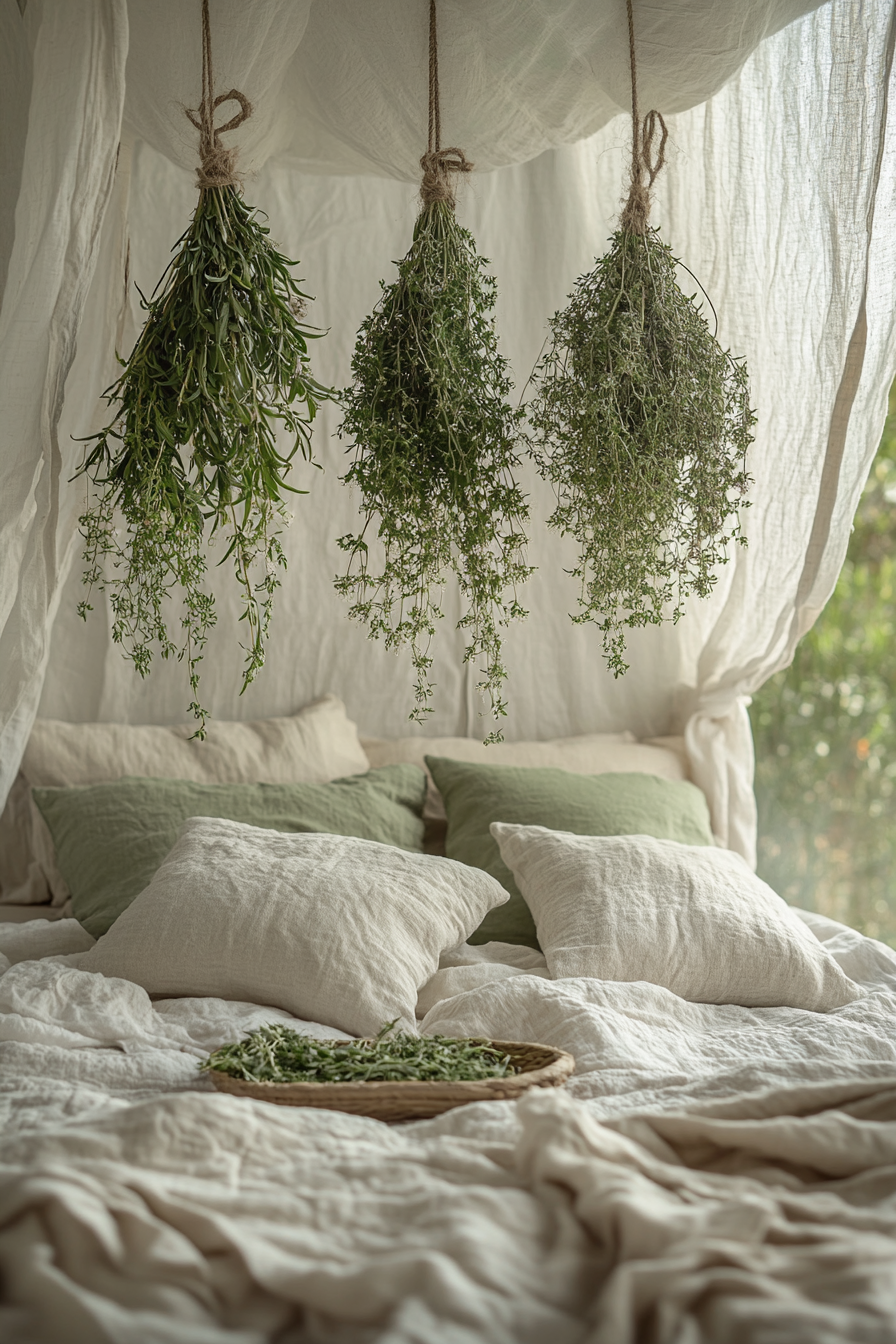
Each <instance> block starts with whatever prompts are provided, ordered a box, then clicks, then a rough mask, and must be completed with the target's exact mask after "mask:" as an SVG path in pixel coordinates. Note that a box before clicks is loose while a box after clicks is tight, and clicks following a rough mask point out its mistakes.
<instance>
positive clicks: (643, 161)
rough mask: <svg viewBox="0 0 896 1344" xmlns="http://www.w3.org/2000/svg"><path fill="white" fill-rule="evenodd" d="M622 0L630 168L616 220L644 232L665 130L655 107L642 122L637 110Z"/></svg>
mask: <svg viewBox="0 0 896 1344" xmlns="http://www.w3.org/2000/svg"><path fill="white" fill-rule="evenodd" d="M625 3H626V9H627V10H628V54H629V60H630V62H631V70H632V170H631V187H630V188H629V194H628V200H627V201H626V203H625V209H624V210H623V211H622V215H621V216H620V220H619V222H620V224H621V226H622V228H623V229H626V230H628V232H629V233H644V232H646V229H647V217H648V215H649V214H650V188H651V187H652V186H653V184H654V182H655V181H656V177H657V174H658V173H659V171H660V169H661V168H662V166H663V164H664V163H665V162H666V141H667V140H668V138H669V132H668V131H667V129H666V123H665V122H664V121H663V118H662V117H661V115H660V113H659V112H657V111H656V110H655V109H654V110H652V111H650V112H648V113H647V116H646V117H645V118H644V121H643V123H642V121H641V118H640V113H639V111H638V66H637V61H636V60H635V21H634V18H633V16H632V0H625ZM657 128H659V129H660V132H661V134H660V142H659V145H658V146H657V148H656V150H654V145H653V142H654V139H655V137H656V133H657Z"/></svg>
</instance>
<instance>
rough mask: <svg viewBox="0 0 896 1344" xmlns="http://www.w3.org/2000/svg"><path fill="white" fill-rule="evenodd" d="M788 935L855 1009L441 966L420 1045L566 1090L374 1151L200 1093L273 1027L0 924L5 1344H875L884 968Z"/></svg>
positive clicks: (845, 943)
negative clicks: (172, 995)
mask: <svg viewBox="0 0 896 1344" xmlns="http://www.w3.org/2000/svg"><path fill="white" fill-rule="evenodd" d="M805 918H806V920H807V923H809V924H810V927H811V928H812V929H813V930H814V932H815V933H816V935H817V936H818V937H819V938H821V939H822V940H823V941H825V943H826V945H827V946H828V948H829V950H830V951H831V952H832V953H833V954H834V955H835V956H836V957H837V959H838V961H839V962H840V964H841V965H842V966H843V968H844V970H846V972H847V974H849V975H850V976H852V977H853V978H854V979H855V980H857V981H858V982H859V983H861V984H863V985H864V986H865V987H866V988H867V990H868V995H867V997H866V998H864V999H863V1000H861V1001H860V1002H857V1003H854V1004H850V1005H849V1006H848V1007H846V1008H843V1009H840V1010H838V1011H837V1012H835V1013H830V1014H813V1013H806V1012H799V1011H796V1010H789V1009H742V1008H736V1007H714V1006H709V1005H702V1004H692V1003H685V1002H684V1001H682V1000H680V999H677V998H676V997H675V996H674V995H673V994H670V993H669V992H668V991H666V990H662V989H659V988H657V987H655V986H651V985H647V984H640V983H639V984H611V983H606V982H601V981H596V980H588V979H575V980H573V979H571V980H559V981H551V980H550V979H549V978H548V977H547V973H546V970H545V964H544V960H543V958H541V957H540V956H539V954H537V953H533V952H530V951H528V950H527V949H520V948H510V947H506V946H502V945H498V944H491V945H489V946H487V947H485V948H481V947H477V948H469V947H464V948H460V949H456V950H455V951H454V952H452V953H450V954H448V955H447V956H446V957H444V958H443V961H442V968H441V969H440V970H439V972H438V973H437V974H436V976H435V977H434V978H433V980H432V981H430V983H429V985H427V986H426V987H425V988H424V990H423V991H422V992H421V996H420V1003H419V1005H418V1013H419V1014H420V1015H421V1017H422V1022H421V1029H422V1030H424V1031H439V1032H445V1033H450V1034H458V1035H460V1034H463V1035H466V1034H476V1035H478V1034H488V1035H492V1036H495V1037H497V1038H502V1037H503V1038H504V1039H529V1040H540V1041H544V1042H546V1043H548V1044H553V1045H558V1046H562V1047H563V1048H564V1049H568V1050H571V1051H572V1053H573V1054H575V1056H576V1059H577V1071H576V1075H575V1077H574V1078H573V1079H572V1080H571V1082H570V1084H569V1085H568V1086H567V1087H566V1088H565V1089H558V1090H546V1091H540V1092H535V1093H530V1094H528V1095H527V1096H526V1097H525V1098H524V1099H523V1100H521V1101H520V1102H518V1103H516V1104H512V1103H506V1102H491V1103H485V1104H480V1105H475V1106H468V1107H464V1108H461V1109H459V1110H456V1111H453V1112H449V1113H448V1114H446V1115H444V1116H441V1117H439V1118H437V1119H435V1120H429V1121H422V1122H417V1123H415V1124H409V1125H403V1126H393V1127H389V1126H386V1125H382V1124H379V1123H378V1122H376V1121H373V1120H366V1119H363V1118H358V1117H352V1116H346V1115H339V1114H336V1113H333V1112H323V1111H312V1110H299V1109H296V1110H293V1109H290V1108H285V1107H284V1108H280V1107H275V1106H269V1105H266V1104H265V1103H263V1102H255V1101H250V1100H245V1099H242V1098H236V1097H230V1096H224V1095H221V1094H218V1093H215V1092H214V1091H213V1090H212V1089H211V1086H210V1084H209V1083H208V1082H207V1081H206V1080H205V1079H203V1078H202V1077H201V1076H200V1075H199V1074H198V1073H197V1068H196V1066H197V1062H198V1061H199V1060H200V1059H202V1058H203V1057H204V1056H205V1055H206V1054H207V1053H208V1051H209V1050H210V1049H212V1048H213V1047H215V1046H216V1045H218V1044H221V1043H222V1042H223V1041H225V1040H232V1039H234V1038H237V1037H239V1036H240V1035H241V1034H242V1033H243V1032H245V1031H246V1030H249V1029H251V1028H252V1027H254V1026H257V1025H260V1024H261V1023H262V1022H267V1021H271V1020H278V1021H286V1022H291V1019H290V1018H289V1016H288V1015H287V1014H286V1013H283V1012H280V1011H278V1010H275V1009H271V1008H266V1007H264V1006H257V1005H252V1004H234V1003H225V1002H223V1001H221V1000H214V999H179V1000H167V1001H159V1002H152V1001H151V1000H150V998H149V996H148V995H147V994H145V993H144V991H143V990H142V989H140V988H139V987H137V986H135V985H132V984H130V983H128V982H126V981H122V980H111V979H104V978H103V977H101V976H97V975H91V974H89V973H87V972H84V971H81V970H79V969H78V962H79V959H80V955H81V953H82V952H83V951H84V950H86V948H87V947H88V946H89V945H90V944H91V942H92V940H91V939H89V937H88V936H87V935H86V934H84V933H83V931H82V930H81V929H80V926H78V925H77V924H76V923H75V922H74V921H72V920H65V921H60V922H59V923H56V924H45V923H43V922H42V921H35V922H33V923H29V924H24V925H10V926H2V925H0V1117H2V1129H0V1275H2V1297H0V1340H3V1341H10V1344H95V1342H98V1341H112V1342H114V1344H224V1341H232V1342H233V1344H262V1342H263V1341H278V1344H317V1342H318V1341H319V1342H320V1344H329V1342H330V1341H332V1342H333V1344H368V1342H371V1344H372V1342H373V1341H377V1342H378V1344H379V1342H381V1344H474V1341H489V1342H491V1341H495V1344H498V1342H500V1344H504V1341H506V1342H507V1344H529V1341H531V1342H532V1344H585V1342H586V1341H587V1344H702V1342H703V1341H713V1342H714V1344H754V1342H755V1344H804V1342H805V1344H843V1342H844V1341H850V1344H865V1342H866V1341H867V1344H893V1341H896V954H894V953H893V952H891V951H890V950H889V949H887V948H885V947H883V946H882V945H881V944H879V943H875V942H872V941H871V940H869V939H865V938H863V937H861V936H860V935H859V934H857V933H855V932H853V931H851V930H848V929H846V928H844V927H843V926H841V925H838V924H834V923H832V922H830V921H828V920H824V919H821V918H820V917H818V916H811V915H806V916H805ZM294 1025H296V1026H297V1027H298V1028H299V1029H301V1030H306V1031H308V1032H310V1033H311V1034H315V1035H330V1036H334V1037H339V1036H342V1035H343V1033H341V1032H337V1031H332V1030H329V1029H327V1028H326V1027H325V1026H323V1025H322V1024H315V1023H295V1024H294Z"/></svg>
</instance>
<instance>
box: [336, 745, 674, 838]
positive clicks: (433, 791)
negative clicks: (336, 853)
mask: <svg viewBox="0 0 896 1344" xmlns="http://www.w3.org/2000/svg"><path fill="white" fill-rule="evenodd" d="M361 746H362V747H363V748H364V751H365V752H366V754H367V759H368V760H369V762H370V765H371V767H376V766H380V765H419V766H420V768H421V769H422V770H426V779H427V791H426V805H425V807H424V809H423V815H424V817H425V818H427V820H431V821H444V820H445V804H444V803H443V801H442V795H441V794H440V793H439V790H438V789H437V788H436V786H435V783H434V782H433V778H432V775H431V774H430V773H429V770H428V769H427V767H426V761H425V760H424V757H426V756H445V757H447V758H448V759H449V760H452V761H466V762H467V763H468V764H470V765H477V764H479V763H480V762H481V763H482V764H483V765H521V766H534V767H539V766H553V767H554V768H555V769H558V770H568V771H570V773H571V774H574V775H606V774H645V775H658V776H659V777H660V779H687V778H688V769H687V756H686V754H685V749H684V739H683V738H680V737H662V738H653V739H650V740H648V741H646V742H639V741H638V740H637V738H636V737H635V735H634V733H629V732H621V733H584V734H582V735H581V736H579V737H555V738H552V739H550V740H548V741H545V742H495V743H493V744H492V745H491V746H488V747H487V746H485V745H484V743H482V742H481V741H480V740H479V738H475V737H362V738H361Z"/></svg>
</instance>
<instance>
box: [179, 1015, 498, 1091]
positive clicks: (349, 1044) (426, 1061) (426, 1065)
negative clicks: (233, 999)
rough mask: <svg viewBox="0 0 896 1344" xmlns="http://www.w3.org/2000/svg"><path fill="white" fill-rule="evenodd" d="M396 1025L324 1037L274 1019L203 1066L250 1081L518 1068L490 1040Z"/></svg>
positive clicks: (437, 1078) (460, 1075) (444, 1077)
mask: <svg viewBox="0 0 896 1344" xmlns="http://www.w3.org/2000/svg"><path fill="white" fill-rule="evenodd" d="M396 1020H397V1019H396ZM394 1027H395V1022H387V1023H386V1024H385V1026H384V1027H383V1028H382V1029H381V1031H380V1032H379V1034H378V1035H377V1036H376V1037H375V1038H374V1039H373V1040H367V1041H365V1040H361V1041H323V1040H316V1039H314V1038H312V1037H310V1036H302V1035H300V1034H299V1032H297V1031H294V1030H293V1029H292V1028H291V1027H285V1026H279V1025H277V1024H276V1023H271V1024H270V1025H268V1026H265V1027H259V1028H258V1029H257V1030H256V1031H252V1032H250V1033H249V1034H248V1036H246V1037H245V1038H244V1039H243V1040H242V1041H239V1042H238V1043H237V1044H235V1045H223V1046H221V1048H220V1049H218V1050H215V1051H213V1053H212V1054H211V1055H209V1057H208V1059H206V1060H203V1061H202V1063H201V1064H200V1065H199V1068H200V1070H201V1071H202V1072H208V1071H209V1070H211V1069H214V1070H215V1071H217V1072H220V1073H226V1074H229V1075H230V1077H231V1078H243V1079H245V1080H246V1081H247V1082H251V1083H360V1082H384V1083H396V1082H406V1081H409V1080H416V1081H432V1082H455V1083H459V1082H477V1081H479V1080H480V1079H483V1078H504V1077H507V1076H508V1075H509V1074H515V1073H517V1072H518V1069H517V1068H516V1067H515V1066H514V1064H513V1063H512V1061H511V1059H510V1056H509V1055H502V1054H501V1053H500V1052H499V1051H497V1050H495V1049H494V1048H493V1047H492V1046H491V1045H489V1044H488V1042H486V1041H479V1040H475V1039H470V1040H464V1039H456V1038H452V1037H449V1036H411V1035H410V1034H409V1033H407V1032H394V1033H393V1028H394Z"/></svg>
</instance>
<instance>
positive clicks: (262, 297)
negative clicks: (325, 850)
mask: <svg viewBox="0 0 896 1344" xmlns="http://www.w3.org/2000/svg"><path fill="white" fill-rule="evenodd" d="M203 8H204V20H205V22H204V30H203V32H204V37H206V38H207V35H208V33H207V3H206V4H204V6H203ZM207 62H208V64H207ZM203 84H204V90H203V103H202V108H201V110H200V115H201V122H200V121H198V120H196V118H194V117H193V116H192V114H188V115H190V116H191V120H194V123H195V124H196V125H197V126H200V130H201V131H202V137H201V141H200V152H201V155H202V168H201V169H200V170H199V180H200V188H201V189H200V195H199V203H198V205H197V207H196V211H195V213H194V215H193V218H192V221H191V223H190V226H189V228H188V229H187V231H186V232H185V233H184V234H183V235H182V237H181V238H180V239H179V240H178V242H177V243H176V244H175V246H174V249H173V251H174V253H175V255H174V259H173V260H172V262H171V263H170V265H169V267H168V268H167V270H166V271H165V274H164V275H163V276H162V278H161V280H160V281H159V283H158V285H157V286H156V290H155V292H154V293H153V295H152V296H151V298H150V299H149V300H147V299H145V298H143V296H142V295H141V298H142V299H143V306H144V308H145V309H146V312H147V319H146V324H145V326H144V327H143V330H142V332H141V334H140V337H139V339H138V341H137V343H136V345H135V346H134V349H133V351H132V353H131V355H130V358H129V359H127V360H126V361H124V360H122V361H121V362H122V363H123V365H124V372H123V373H122V375H121V377H120V378H119V379H118V381H117V382H116V383H115V384H114V385H113V386H112V387H110V388H108V389H107V391H106V392H105V393H104V396H105V397H106V400H107V401H108V402H109V403H110V404H111V405H114V406H115V407H116V413H115V419H114V421H113V422H112V423H111V424H110V425H108V426H107V427H106V428H105V429H104V430H102V432H101V433H99V434H95V435H93V436H92V437H91V439H90V440H88V442H92V443H93V447H92V448H91V449H90V451H89V452H88V454H87V456H86V460H85V462H84V465H83V466H82V468H81V472H86V473H87V474H88V475H89V477H90V478H91V480H92V483H93V485H94V487H95V493H93V494H92V496H91V497H89V499H88V505H87V508H86V510H85V512H84V514H83V516H82V517H81V519H80V526H81V532H82V535H83V537H84V542H85V547H84V561H85V565H86V568H85V572H84V582H85V583H86V584H87V586H88V588H89V589H92V588H98V589H100V590H104V589H105V590H107V591H108V593H109V601H110V605H111V608H112V613H113V627H112V637H113V639H114V640H115V641H116V642H117V643H120V644H122V645H124V646H125V650H126V656H127V657H129V658H130V659H131V660H132V661H133V664H134V667H135V669H136V670H137V672H139V673H140V675H141V676H146V674H147V673H148V672H149V669H150V665H151V662H152V654H153V646H154V645H157V646H158V649H159V651H160V653H161V656H162V657H163V658H170V657H172V656H173V657H176V658H177V659H179V660H185V661H186V663H187V666H188V668H189V679H190V686H191V689H192V691H193V695H194V700H193V703H192V704H191V705H190V709H191V711H192V712H193V714H194V715H195V716H196V718H197V719H198V720H199V730H198V733H197V735H198V736H200V737H201V736H203V728H204V724H205V719H206V711H205V710H204V709H203V708H202V706H201V705H200V704H199V703H198V699H197V698H196V697H197V693H198V685H199V672H198V664H199V662H200V659H201V657H202V649H203V646H204V644H205V642H206V639H207V636H208V632H209V630H210V628H211V627H212V626H213V624H214V621H215V609H214V599H213V597H212V595H211V594H210V593H209V592H207V591H206V590H205V588H204V586H203V580H204V577H205V573H206V559H205V546H206V541H207V539H208V537H210V536H214V535H215V534H221V535H222V536H223V537H224V538H225V539H226V553H225V555H224V560H227V559H228V558H229V559H231V560H232V563H233V566H234V570H235V573H236V578H237V582H238V584H239V587H240V590H241V596H242V606H243V611H242V617H241V619H242V620H244V621H245V622H246V626H247V630H248V639H247V640H246V641H245V642H244V644H243V647H244V650H245V655H246V658H245V667H244V676H243V690H245V688H246V686H248V684H249V683H250V682H251V681H252V680H253V678H254V677H255V675H256V673H257V672H258V670H259V669H260V668H261V666H262V664H263V663H264V651H265V638H266V635H267V632H268V625H269V621H270V617H271V604H272V599H273V594H274V592H275V590H276V588H277V587H278V586H279V578H278V571H279V569H280V568H282V567H285V559H284V556H283V551H282V549H281V546H280V543H279V540H278V530H279V524H280V522H281V520H284V519H286V518H287V514H286V512H285V510H284V505H283V492H284V491H291V490H292V487H291V486H289V485H288V484H287V482H286V476H287V473H288V471H289V469H290V463H291V459H292V458H293V456H294V455H295V453H296V452H297V451H298V450H299V449H301V452H302V455H303V456H304V457H305V458H308V459H310V457H311V449H310V422H311V421H312V420H313V418H314V414H315V411H316V407H317V403H318V401H319V400H321V399H322V398H324V397H326V396H328V395H330V394H329V393H328V391H327V390H326V389H325V388H323V387H321V386H320V385H319V384H318V383H317V382H315V380H314V379H313V378H312V377H311V374H310V372H309V361H308V340H309V339H310V338H312V336H313V335H315V334H316V333H314V332H312V330H311V329H310V328H309V327H308V326H306V325H305V324H304V323H303V321H302V315H303V313H304V309H305V301H306V297H307V296H306V295H305V294H304V293H303V292H302V290H301V289H300V288H299V284H298V282H297V281H296V280H295V279H294V278H293V275H292V273H291V271H290V267H291V266H292V265H294V263H292V262H290V261H288V260H287V259H286V258H285V257H283V256H282V255H281V254H280V253H279V252H278V251H277V250H276V248H275V247H274V246H273V245H272V243H271V241H270V238H269V236H268V229H267V228H266V227H265V226H264V224H263V223H262V222H261V220H260V219H259V217H258V213H257V212H256V211H255V210H253V209H252V208H251V207H250V206H249V205H247V204H246V202H245V200H244V199H243V197H242V195H241V193H240V191H239V190H238V187H237V185H236V179H235V176H234V173H233V153H234V152H233V151H232V150H227V149H224V148H223V147H222V146H221V144H220V140H219V136H220V132H221V130H230V129H233V128H234V127H235V126H236V125H238V124H239V123H240V122H241V121H242V120H244V118H245V116H247V115H248V114H249V112H251V107H250V105H249V104H248V101H247V100H246V99H245V98H244V97H243V95H242V94H240V93H238V92H237V91H236V90H232V91H231V92H230V93H228V94H224V95H221V96H220V97H218V98H217V99H214V98H212V96H211V72H210V56H209V44H208V42H207V41H206V44H205V55H204V59H203ZM229 99H236V100H237V101H238V102H240V104H241V113H240V114H238V115H237V116H235V117H234V118H232V120H231V121H230V122H228V123H227V125H226V126H224V127H221V128H220V129H218V130H216V129H215V128H214V127H213V126H212V125H211V118H212V114H213V111H214V108H215V107H216V106H217V105H218V104H220V103H221V102H224V101H227V100H229ZM281 427H282V429H285V430H286V431H287V432H288V433H289V434H290V435H291V436H292V440H293V441H292V444H291V445H290V446H289V447H287V448H286V449H285V450H283V449H282V448H281V447H279V446H278V443H277V432H278V430H279V429H280V428H281ZM293 493H304V492H300V491H293ZM119 514H120V516H121V518H122V519H123V522H124V529H123V535H122V534H121V532H120V530H119V528H118V526H117V515H119ZM221 563H223V561H222V562H221ZM177 588H179V589H180V590H181V598H182V616H181V626H182V636H181V638H180V639H178V638H177V637H175V636H174V635H172V634H171V633H170V632H169V629H168V618H167V616H166V599H167V598H168V597H169V596H170V595H172V593H173V592H174V590H175V589H177ZM78 609H79V611H80V613H81V615H82V616H84V617H86V615H87V613H88V611H90V610H91V606H90V602H89V598H88V599H85V600H84V601H83V602H81V603H80V604H79V608H78Z"/></svg>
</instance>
